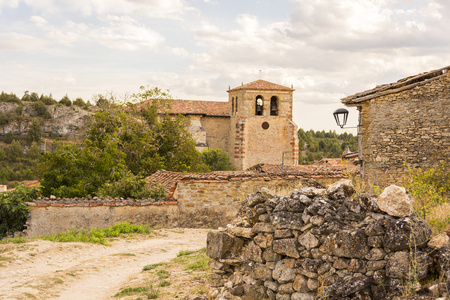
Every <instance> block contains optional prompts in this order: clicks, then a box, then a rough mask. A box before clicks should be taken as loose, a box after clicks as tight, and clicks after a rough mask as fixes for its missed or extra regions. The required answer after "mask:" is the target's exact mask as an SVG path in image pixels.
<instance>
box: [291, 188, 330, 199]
mask: <svg viewBox="0 0 450 300" xmlns="http://www.w3.org/2000/svg"><path fill="white" fill-rule="evenodd" d="M295 191H296V192H297V193H298V194H303V195H306V196H308V197H309V198H314V197H316V196H321V195H323V194H325V192H326V189H323V188H315V187H303V188H300V189H297V190H295Z"/></svg>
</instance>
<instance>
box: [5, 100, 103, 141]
mask: <svg viewBox="0 0 450 300" xmlns="http://www.w3.org/2000/svg"><path fill="white" fill-rule="evenodd" d="M21 106H22V107H21V110H20V108H19V104H17V103H13V102H2V103H0V114H3V115H4V116H5V117H6V118H7V119H8V120H7V122H6V124H4V125H1V126H0V136H5V135H6V134H8V133H9V132H12V133H13V134H14V135H22V134H25V133H26V132H27V130H28V128H29V126H30V124H31V120H32V119H33V118H39V119H40V123H41V126H42V132H44V133H48V134H51V135H54V136H65V137H70V138H79V137H81V135H82V133H83V129H84V128H85V126H86V123H87V120H88V117H89V116H90V115H91V114H93V111H94V110H95V109H96V108H95V107H89V110H86V109H83V108H81V107H79V106H65V105H61V104H56V105H47V106H46V110H47V112H48V114H47V118H43V117H40V116H39V114H38V112H37V111H36V110H35V109H34V102H25V101H23V102H22V105H21ZM18 109H19V110H20V112H19V113H18V112H17V111H18Z"/></svg>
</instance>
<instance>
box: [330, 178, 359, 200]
mask: <svg viewBox="0 0 450 300" xmlns="http://www.w3.org/2000/svg"><path fill="white" fill-rule="evenodd" d="M354 193H355V189H354V188H353V184H352V181H351V180H350V179H342V180H339V181H338V182H335V183H333V184H330V185H329V186H328V187H327V190H326V194H327V195H328V197H330V198H331V199H344V198H348V197H350V196H351V195H353V194H354Z"/></svg>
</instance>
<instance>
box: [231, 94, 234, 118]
mask: <svg viewBox="0 0 450 300" xmlns="http://www.w3.org/2000/svg"><path fill="white" fill-rule="evenodd" d="M231 114H234V97H233V98H231Z"/></svg>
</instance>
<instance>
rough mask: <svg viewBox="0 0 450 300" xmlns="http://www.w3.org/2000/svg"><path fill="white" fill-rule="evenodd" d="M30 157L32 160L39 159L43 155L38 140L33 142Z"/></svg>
mask: <svg viewBox="0 0 450 300" xmlns="http://www.w3.org/2000/svg"><path fill="white" fill-rule="evenodd" d="M28 157H29V158H30V159H32V160H39V158H40V157H41V149H40V148H39V146H38V144H37V143H36V142H33V143H32V144H31V147H30V150H29V151H28Z"/></svg>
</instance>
